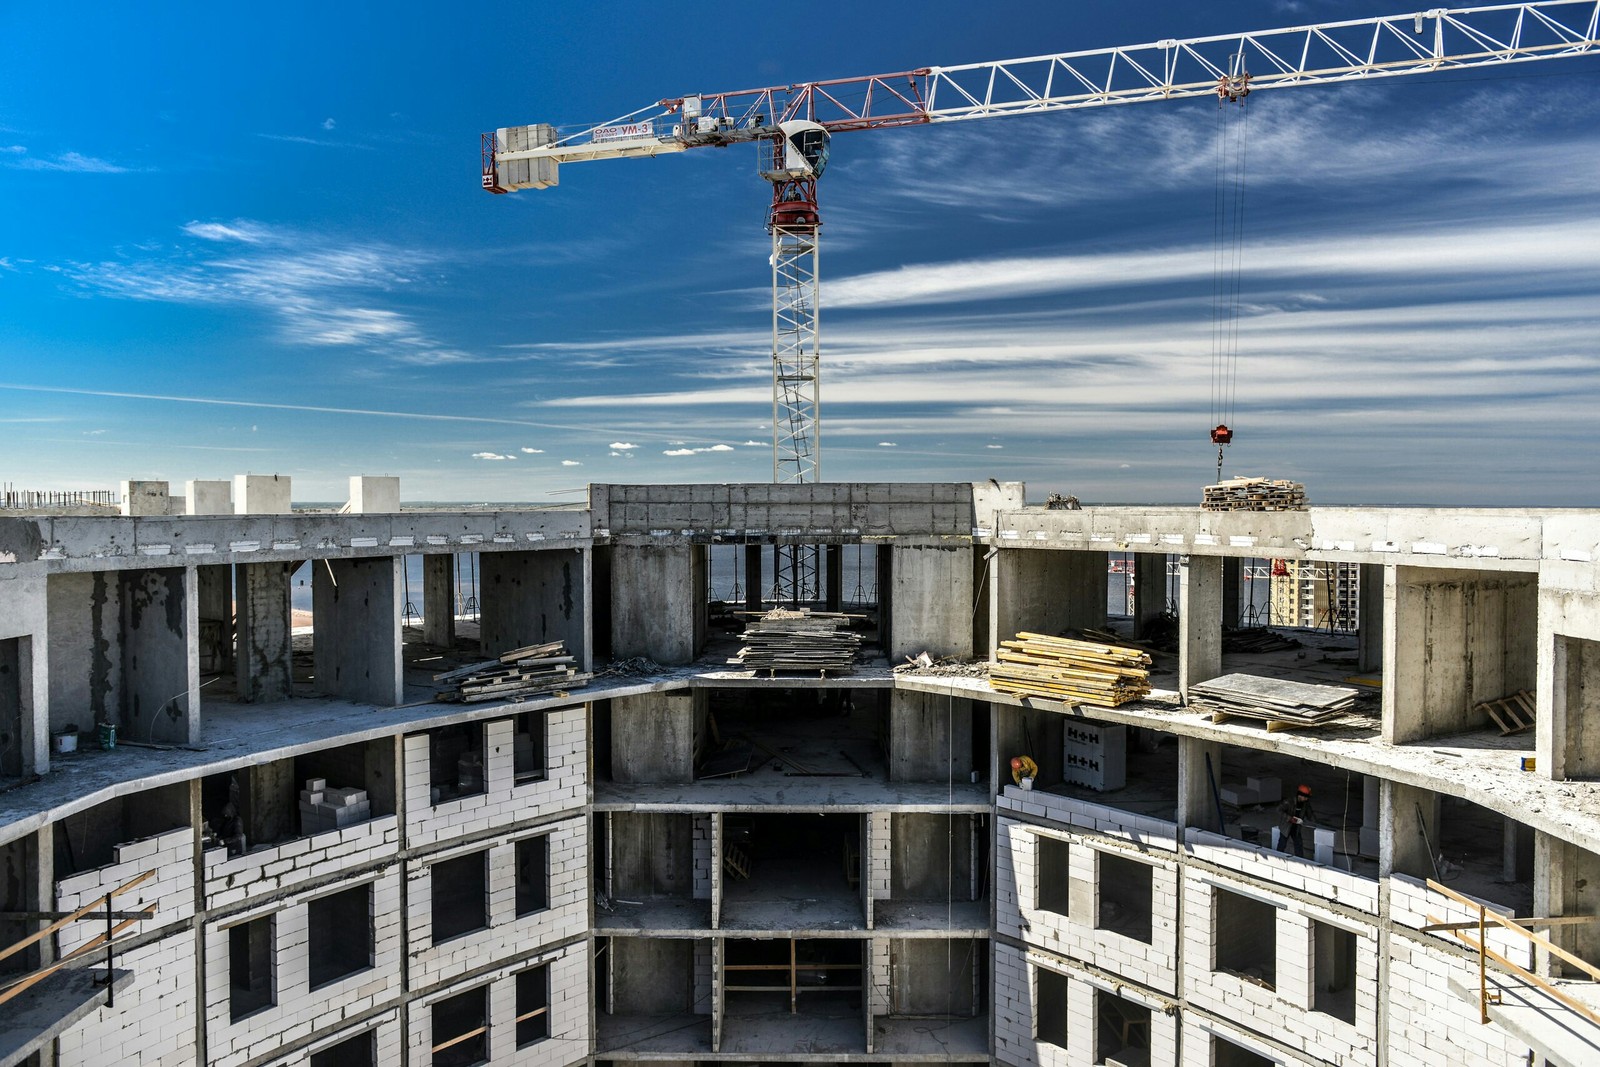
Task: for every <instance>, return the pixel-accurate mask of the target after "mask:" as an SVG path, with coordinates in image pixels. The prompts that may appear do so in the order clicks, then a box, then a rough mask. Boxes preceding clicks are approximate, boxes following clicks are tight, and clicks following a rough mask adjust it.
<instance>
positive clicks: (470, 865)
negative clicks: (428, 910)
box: [428, 849, 489, 945]
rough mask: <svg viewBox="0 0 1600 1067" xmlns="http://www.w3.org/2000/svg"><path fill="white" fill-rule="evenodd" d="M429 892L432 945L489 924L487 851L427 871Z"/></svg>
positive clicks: (440, 864)
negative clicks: (431, 915)
mask: <svg viewBox="0 0 1600 1067" xmlns="http://www.w3.org/2000/svg"><path fill="white" fill-rule="evenodd" d="M428 873H429V875H430V877H431V880H432V883H433V884H432V893H433V943H434V944H436V945H437V944H438V943H439V942H441V941H448V940H450V939H451V938H452V937H460V936H461V935H462V934H470V933H471V932H472V931H474V930H482V929H484V928H485V927H487V926H488V925H489V850H488V849H484V850H483V851H482V852H473V853H471V854H469V855H466V856H460V857H458V858H456V859H453V860H440V861H439V862H438V863H435V864H434V865H433V866H432V867H431V868H430V869H429V872H428Z"/></svg>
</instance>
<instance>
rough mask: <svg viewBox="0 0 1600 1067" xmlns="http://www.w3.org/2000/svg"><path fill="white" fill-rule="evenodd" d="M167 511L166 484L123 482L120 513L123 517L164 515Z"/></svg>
mask: <svg viewBox="0 0 1600 1067" xmlns="http://www.w3.org/2000/svg"><path fill="white" fill-rule="evenodd" d="M167 509H168V486H167V483H166V482H123V483H122V513H123V514H124V515H132V516H138V515H165V514H167Z"/></svg>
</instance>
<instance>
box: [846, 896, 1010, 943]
mask: <svg viewBox="0 0 1600 1067" xmlns="http://www.w3.org/2000/svg"><path fill="white" fill-rule="evenodd" d="M872 928H873V930H874V931H875V932H877V933H880V934H894V935H895V936H896V937H914V936H925V937H983V938H986V937H988V936H989V935H990V933H992V930H991V928H990V926H989V902H988V901H987V900H957V901H954V902H946V901H942V900H875V901H873V902H872Z"/></svg>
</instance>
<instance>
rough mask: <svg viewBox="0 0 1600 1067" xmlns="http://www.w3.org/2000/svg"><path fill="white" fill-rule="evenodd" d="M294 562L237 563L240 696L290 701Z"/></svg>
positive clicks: (236, 664)
mask: <svg viewBox="0 0 1600 1067" xmlns="http://www.w3.org/2000/svg"><path fill="white" fill-rule="evenodd" d="M293 573H294V569H293V566H292V565H288V564H283V563H243V564H239V565H237V566H235V567H234V583H235V584H234V598H235V600H234V602H235V604H236V608H237V611H238V617H237V620H236V624H235V625H236V630H235V648H234V672H235V680H236V685H237V691H238V694H239V699H240V700H243V701H246V702H248V703H262V704H264V703H270V702H272V701H278V700H287V699H289V694H290V681H291V671H292V665H293V660H292V658H291V657H292V655H293V647H292V644H291V641H290V638H291V634H292V631H291V629H290V626H289V609H290V599H289V577H290V575H291V574H293Z"/></svg>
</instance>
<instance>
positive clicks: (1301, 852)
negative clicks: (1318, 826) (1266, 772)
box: [1278, 783, 1317, 858]
mask: <svg viewBox="0 0 1600 1067" xmlns="http://www.w3.org/2000/svg"><path fill="white" fill-rule="evenodd" d="M1278 810H1279V811H1280V812H1282V813H1283V828H1282V830H1281V831H1280V832H1279V833H1278V851H1279V852H1288V851H1289V850H1290V848H1291V847H1292V848H1293V849H1294V854H1295V856H1296V857H1300V858H1303V857H1304V856H1305V840H1304V838H1303V837H1302V836H1301V827H1303V826H1304V825H1305V824H1306V823H1307V822H1314V821H1315V820H1316V817H1317V816H1316V812H1314V811H1312V810H1311V787H1310V786H1309V785H1306V784H1304V783H1301V785H1300V788H1299V789H1297V790H1295V793H1294V796H1292V797H1290V798H1289V799H1288V800H1285V801H1284V802H1283V803H1282V804H1280V805H1279V806H1278Z"/></svg>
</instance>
